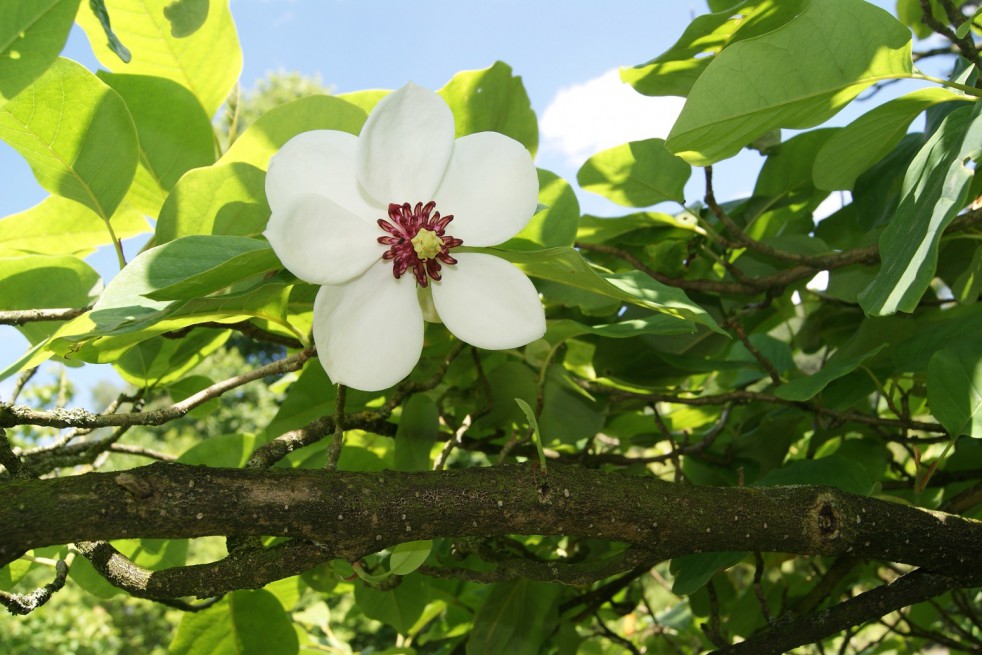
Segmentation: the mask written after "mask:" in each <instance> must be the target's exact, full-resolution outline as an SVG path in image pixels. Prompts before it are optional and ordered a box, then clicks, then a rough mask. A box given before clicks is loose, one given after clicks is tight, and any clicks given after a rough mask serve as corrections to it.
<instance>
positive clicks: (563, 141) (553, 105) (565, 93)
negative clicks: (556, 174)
mask: <svg viewBox="0 0 982 655" xmlns="http://www.w3.org/2000/svg"><path fill="white" fill-rule="evenodd" d="M684 102H685V100H684V99H683V98H677V97H657V98H654V97H649V96H643V95H641V94H640V93H638V92H637V91H635V90H634V89H632V88H631V87H630V86H629V85H627V84H624V83H623V82H621V79H620V76H619V74H618V72H617V69H616V68H615V69H613V70H609V71H607V72H606V73H604V74H603V75H601V76H600V77H597V78H594V79H592V80H588V81H586V82H583V83H582V84H574V85H572V86H568V87H564V88H562V89H560V90H559V91H558V92H556V96H555V97H554V98H553V99H552V102H550V103H549V106H548V107H546V110H545V111H544V112H543V113H542V120H541V121H540V123H539V129H540V133H541V135H542V139H543V140H542V147H543V148H545V149H548V150H552V151H556V152H559V153H561V154H562V155H564V156H565V157H566V159H567V161H568V163H569V164H570V165H571V166H574V167H576V168H578V167H579V166H580V165H581V164H582V163H583V162H584V161H586V159H587V158H588V157H590V155H593V154H594V153H596V152H599V151H600V150H604V149H606V148H611V147H613V146H616V145H620V144H622V143H627V142H628V141H639V140H641V139H650V138H652V137H661V138H663V139H664V138H665V137H666V136H667V135H668V132H669V130H670V129H671V128H672V125H673V124H674V123H675V119H677V118H678V115H679V112H680V111H681V110H682V105H683V104H684Z"/></svg>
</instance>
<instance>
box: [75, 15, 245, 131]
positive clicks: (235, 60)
mask: <svg viewBox="0 0 982 655" xmlns="http://www.w3.org/2000/svg"><path fill="white" fill-rule="evenodd" d="M105 3H106V9H108V11H109V15H110V16H111V17H112V26H113V31H114V32H115V33H116V35H117V36H118V37H119V39H120V40H121V41H122V42H123V43H125V44H126V45H127V47H128V48H129V49H130V51H131V52H132V53H133V59H132V61H130V62H129V63H126V64H124V63H123V62H122V61H120V59H119V57H118V56H117V55H116V53H114V52H113V51H112V50H111V49H110V47H109V45H108V43H107V42H106V35H105V33H104V31H103V27H102V25H101V24H100V23H99V20H98V19H97V18H96V17H95V15H94V14H93V13H92V10H91V9H90V8H89V6H88V5H89V3H87V2H86V3H83V7H82V9H81V10H79V12H78V18H77V20H78V23H79V25H81V26H82V29H83V30H85V33H86V34H87V35H88V37H89V43H90V44H91V45H92V51H93V52H94V53H95V56H96V58H97V59H98V60H99V63H101V64H102V65H103V66H105V67H106V68H108V69H109V70H111V71H118V72H126V73H131V74H134V75H153V76H156V77H163V78H166V79H169V80H173V81H175V82H177V83H178V84H180V85H181V86H183V87H185V88H186V89H188V90H190V91H191V93H193V94H194V95H195V97H196V98H197V99H198V101H199V102H200V103H201V106H202V107H203V108H204V110H205V113H206V114H207V115H208V116H209V117H212V116H214V115H215V112H216V111H217V110H218V108H219V106H221V104H222V103H223V102H225V98H226V97H228V94H229V91H231V90H232V87H233V85H234V84H235V82H236V80H237V79H238V78H239V72H240V71H241V70H242V51H241V50H240V48H239V38H238V36H237V35H236V33H235V25H234V23H233V22H232V16H231V15H230V14H229V11H228V0H183V1H182V2H174V1H173V0H141V1H140V2H133V1H132V0H105ZM195 13H197V15H198V17H199V19H198V20H192V19H191V18H190V17H191V16H192V15H194V14H195ZM201 17H203V20H201Z"/></svg>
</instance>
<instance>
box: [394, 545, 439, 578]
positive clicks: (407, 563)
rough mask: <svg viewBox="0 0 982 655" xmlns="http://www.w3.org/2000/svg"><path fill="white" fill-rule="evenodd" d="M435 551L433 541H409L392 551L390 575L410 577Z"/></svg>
mask: <svg viewBox="0 0 982 655" xmlns="http://www.w3.org/2000/svg"><path fill="white" fill-rule="evenodd" d="M432 550H433V540H432V539H427V540H426V541H407V542H405V543H401V544H399V545H398V546H396V547H395V548H393V549H392V554H391V555H390V556H389V573H391V574H392V575H409V574H410V573H412V572H413V571H415V570H416V569H418V568H419V567H421V566H423V562H425V561H426V558H427V557H429V556H430V552H431V551H432Z"/></svg>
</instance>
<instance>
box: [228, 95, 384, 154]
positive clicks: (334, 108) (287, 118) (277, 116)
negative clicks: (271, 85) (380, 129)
mask: <svg viewBox="0 0 982 655" xmlns="http://www.w3.org/2000/svg"><path fill="white" fill-rule="evenodd" d="M367 119H368V114H367V113H366V112H365V111H364V110H362V109H361V108H359V107H357V106H356V105H353V104H351V103H350V102H346V101H345V100H342V99H341V98H338V97H336V96H325V95H316V96H308V97H306V98H300V99H299V100H294V101H293V102H288V103H286V104H282V105H280V106H278V107H274V108H273V109H270V110H269V111H267V112H266V113H265V114H263V115H262V116H260V117H259V118H258V119H257V120H256V122H255V123H253V124H252V125H250V126H249V129H247V130H246V131H245V132H243V133H242V136H240V137H239V138H238V139H236V140H235V143H233V144H232V146H231V147H230V148H229V149H228V151H226V153H225V154H224V155H222V158H221V160H220V162H221V163H222V164H229V163H232V162H242V163H246V164H252V165H253V166H255V167H257V168H259V169H262V170H264V171H265V170H266V167H267V166H269V158H270V157H272V156H273V155H274V154H275V153H276V151H277V150H279V149H280V147H281V146H282V145H283V144H284V143H286V142H287V141H289V140H290V139H292V138H293V137H295V136H296V135H298V134H300V133H301V132H309V131H310V130H340V131H341V132H348V133H349V134H358V133H359V132H361V127H362V125H364V124H365V121H366V120H367Z"/></svg>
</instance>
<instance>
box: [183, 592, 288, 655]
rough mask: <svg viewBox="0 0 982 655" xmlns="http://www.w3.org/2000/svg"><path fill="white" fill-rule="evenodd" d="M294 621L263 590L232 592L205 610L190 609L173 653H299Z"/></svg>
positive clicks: (250, 654)
mask: <svg viewBox="0 0 982 655" xmlns="http://www.w3.org/2000/svg"><path fill="white" fill-rule="evenodd" d="M299 648H300V645H299V641H298V639H297V633H296V632H295V631H294V630H293V623H292V622H291V621H290V617H289V616H288V615H287V613H286V612H285V611H283V606H282V605H280V602H279V601H278V600H276V596H274V595H273V594H271V593H269V592H268V591H265V590H263V589H257V590H255V591H233V592H232V593H231V594H228V595H227V596H225V598H223V599H222V600H220V601H219V602H217V603H215V604H214V605H212V606H211V607H209V608H208V609H206V610H202V611H200V612H187V613H186V614H184V616H183V617H182V618H181V623H180V625H179V626H178V628H177V632H176V634H175V635H174V640H173V641H172V642H171V644H170V649H169V651H168V652H169V653H171V654H172V655H203V654H204V653H208V654H209V655H296V653H297V651H298V649H299Z"/></svg>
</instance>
